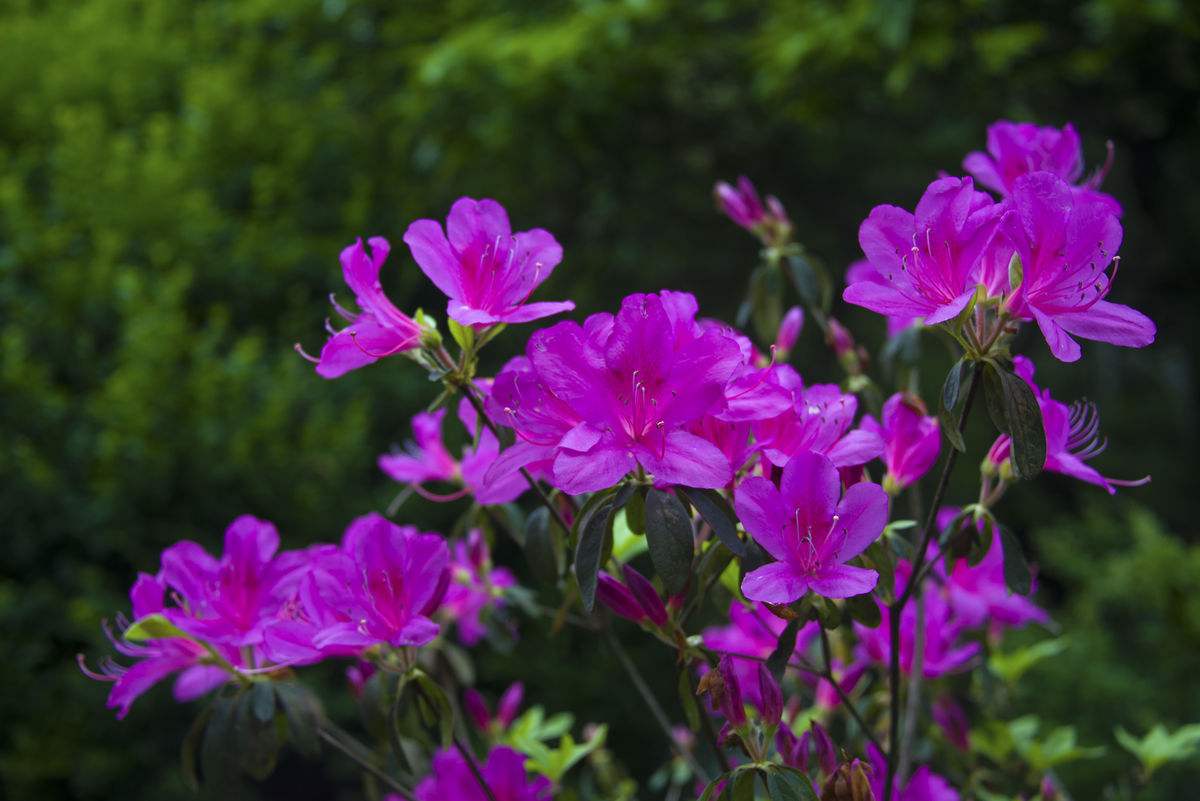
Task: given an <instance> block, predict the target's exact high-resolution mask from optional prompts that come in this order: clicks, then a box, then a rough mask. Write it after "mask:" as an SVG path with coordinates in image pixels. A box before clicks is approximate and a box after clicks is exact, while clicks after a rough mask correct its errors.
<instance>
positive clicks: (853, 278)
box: [830, 259, 922, 356]
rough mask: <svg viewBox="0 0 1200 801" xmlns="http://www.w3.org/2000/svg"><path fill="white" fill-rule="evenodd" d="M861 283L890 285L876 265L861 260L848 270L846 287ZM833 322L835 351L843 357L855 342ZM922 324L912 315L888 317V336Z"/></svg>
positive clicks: (839, 325)
mask: <svg viewBox="0 0 1200 801" xmlns="http://www.w3.org/2000/svg"><path fill="white" fill-rule="evenodd" d="M860 281H868V282H872V283H876V284H881V285H883V286H885V287H886V286H888V285H889V284H888V281H887V279H886V278H884V277H883V275H882V274H881V273H880V272H879V270H877V269H875V265H873V264H872V263H871V262H870V261H868V260H867V259H859V260H858V261H856V262H854V263H852V264H851V265H850V266H849V267H848V268H847V269H846V286H850V285H851V284H857V283H859V282H860ZM833 322H834V321H832V320H831V321H830V329H831V330H832V333H833V347H834V351H835V352H836V353H837V354H838V355H839V356H841V355H842V353H844V352H846V351H847V350H850V349H853V347H854V341H853V340H852V339H851V338H850V332H848V331H847V330H846V329H845V328H844V327H842V325H841V324H840V323H839V324H838V325H837V327H836V328H834V326H833ZM921 323H922V320H921V318H920V317H917V316H914V315H911V314H901V315H897V316H894V317H888V318H887V335H888V336H889V337H894V336H896V334H899V333H900V332H901V331H903V330H904V329H906V328H908V327H910V326H912V325H921Z"/></svg>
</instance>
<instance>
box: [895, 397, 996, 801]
mask: <svg viewBox="0 0 1200 801" xmlns="http://www.w3.org/2000/svg"><path fill="white" fill-rule="evenodd" d="M978 389H979V382H978V381H972V382H971V387H970V389H969V390H967V399H966V401H965V402H964V404H963V413H962V418H961V419H960V420H959V423H958V432H959V434H961V433H962V432H963V429H965V428H966V425H967V418H968V417H969V416H970V414H971V407H972V406H973V405H974V402H975V394H976V392H977V391H978ZM946 445H947V446H949V451H948V453H947V454H946V462H945V464H944V465H943V466H942V474H941V476H940V477H939V478H938V483H937V489H936V490H935V491H934V493H933V501H932V503H930V505H929V510H928V512H926V515H925V530H924V532H922V535H921V543H920V545H919V546H918V547H917V551H916V553H914V554H913V564H912V574H911V575H910V576H909V578H908V583H907V584H906V585H905V586H904V591H903V592H902V593H901V594H900V597H899V598H897V599H896V601H895V603H893V604H892V605H891V607H890V608H889V612H888V628H889V641H890V645H891V659H890V660H889V661H890V665H889V670H888V693H889V699H888V700H889V704H888V710H889V714H890V716H891V720H890V721H889V722H888V728H889V738H888V758H887V778H886V780H885V781H884V785H883V797H884V798H885V799H889V798H891V797H892V788H893V787H894V786H895V781H896V769H897V768H898V767H899V759H897V757H898V756H899V746H900V714H899V711H900V710H899V706H900V617H901V615H902V614H903V612H904V607H905V606H906V605H907V604H908V601H909V599H910V598H912V595H913V593H914V592H915V591H916V590H917V586H918V584H919V583H920V579H921V578H923V577H924V576H923V575H922V568H923V567H924V563H925V553H926V552H927V551H928V550H929V543H930V541H931V540H932V539H933V532H934V528H935V527H936V524H937V511H938V507H940V506H941V505H942V500H943V499H944V498H945V496H946V488H947V487H948V486H949V484H950V473H951V472H953V470H954V465H955V463H956V462H957V461H958V449H957V448H955V447H954V446H953V445H951V444H950V443H949V441H947V442H946Z"/></svg>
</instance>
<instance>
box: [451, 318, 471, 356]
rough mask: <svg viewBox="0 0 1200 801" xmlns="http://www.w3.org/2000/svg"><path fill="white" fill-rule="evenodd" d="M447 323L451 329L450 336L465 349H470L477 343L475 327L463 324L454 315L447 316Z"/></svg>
mask: <svg viewBox="0 0 1200 801" xmlns="http://www.w3.org/2000/svg"><path fill="white" fill-rule="evenodd" d="M446 325H447V327H449V329H450V336H451V337H452V338H453V339H454V341H455V342H457V343H458V346H459V347H460V348H462V349H463V350H469V349H470V348H471V345H473V344H474V343H475V329H474V328H472V327H471V326H469V325H463V324H461V323H459V322H457V321H456V320H455V319H454V318H453V317H448V318H446Z"/></svg>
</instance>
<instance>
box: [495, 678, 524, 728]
mask: <svg viewBox="0 0 1200 801" xmlns="http://www.w3.org/2000/svg"><path fill="white" fill-rule="evenodd" d="M524 698H525V685H524V684H522V683H521V682H519V681H517V682H513V683H512V684H511V685H509V687H508V689H507V690H505V691H504V695H502V696H500V703H498V704H497V705H496V720H497V721H499V723H500V726H501V728H505V729H507V728H508V727H509V726H511V725H512V722H513V721H514V720H516V718H517V712H518V711H520V709H521V701H522V700H524Z"/></svg>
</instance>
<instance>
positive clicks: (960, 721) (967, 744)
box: [933, 695, 971, 751]
mask: <svg viewBox="0 0 1200 801" xmlns="http://www.w3.org/2000/svg"><path fill="white" fill-rule="evenodd" d="M933 720H934V722H935V723H937V725H938V726H940V727H941V728H942V731H943V732H944V733H945V735H946V739H947V740H949V741H950V743H951V745H953V746H954V747H955V748H957V749H959V750H960V751H970V750H971V724H970V721H969V720H967V713H966V712H964V711H963V708H962V707H961V706H959V705H958V702H957V701H955V700H954V699H953V698H951V697H950V696H948V695H943V696H942V697H940V698H938V699H937V700H936V701H934V703H933Z"/></svg>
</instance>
